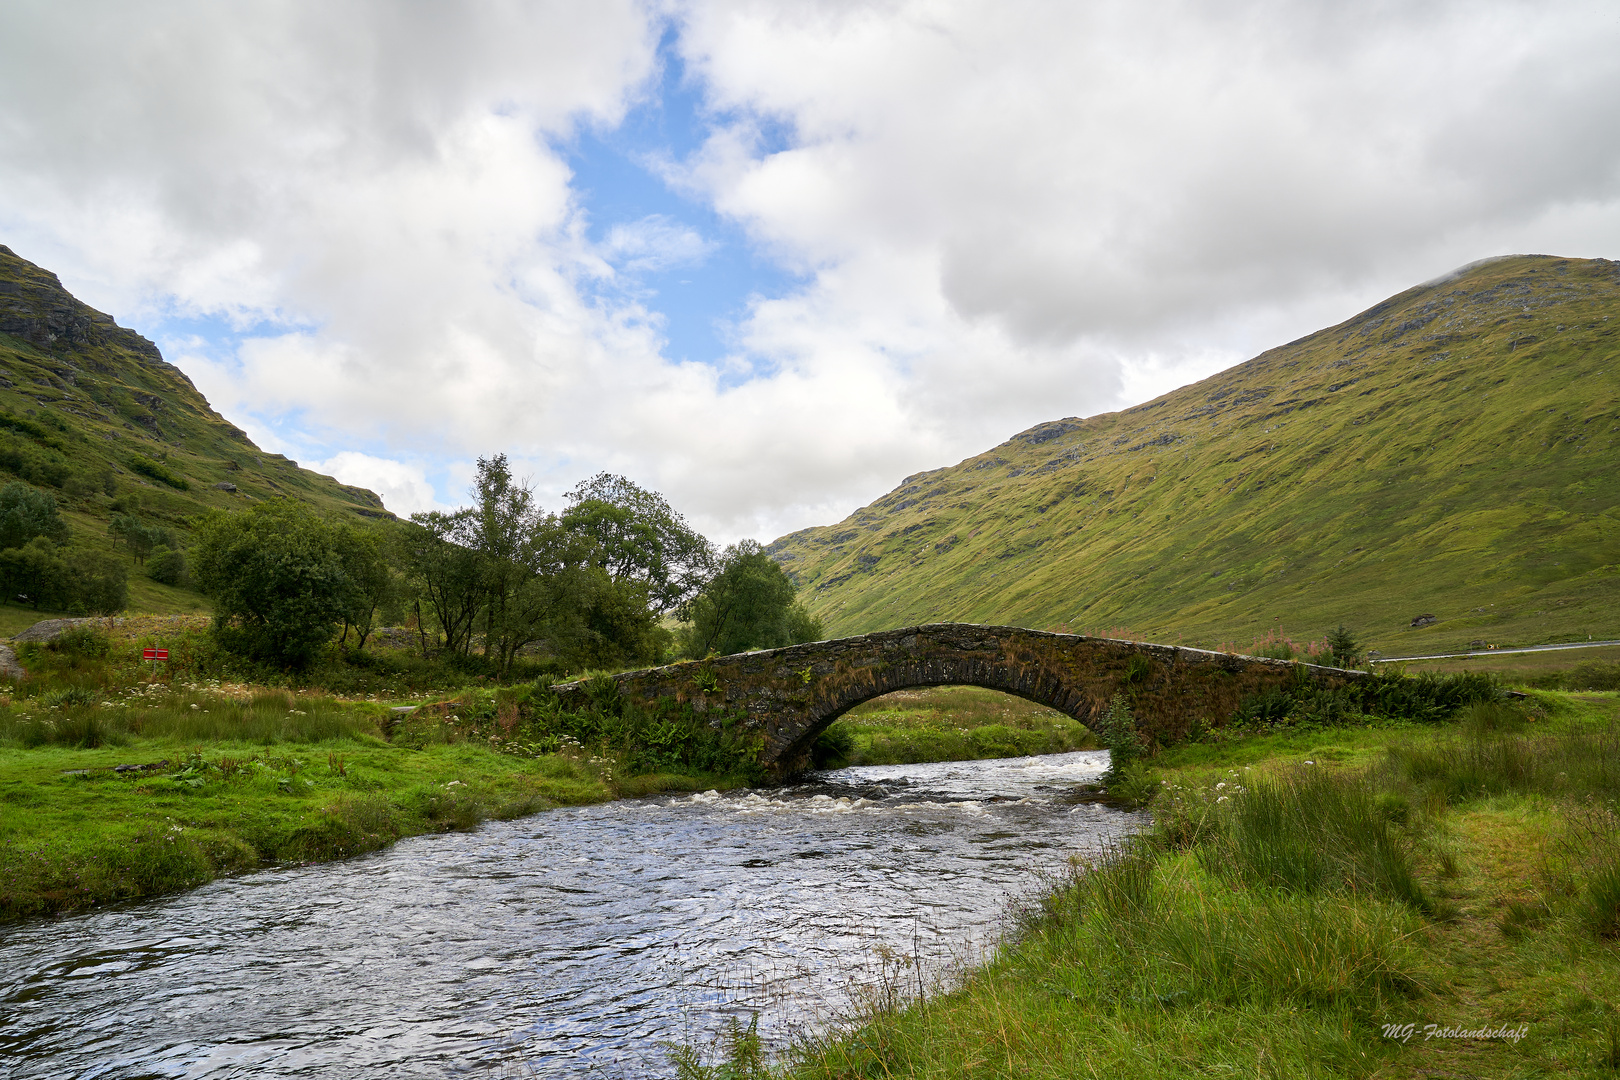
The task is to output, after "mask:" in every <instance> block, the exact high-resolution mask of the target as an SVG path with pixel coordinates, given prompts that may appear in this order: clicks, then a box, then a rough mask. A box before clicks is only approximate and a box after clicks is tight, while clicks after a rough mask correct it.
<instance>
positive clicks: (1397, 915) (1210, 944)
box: [681, 693, 1620, 1080]
mask: <svg viewBox="0 0 1620 1080" xmlns="http://www.w3.org/2000/svg"><path fill="white" fill-rule="evenodd" d="M1151 768H1152V770H1153V773H1154V775H1155V777H1156V778H1157V786H1158V788H1159V794H1158V795H1157V796H1156V797H1155V798H1154V800H1153V814H1154V823H1153V826H1152V828H1151V830H1150V831H1148V832H1147V833H1145V834H1142V835H1141V836H1139V837H1138V838H1137V839H1136V840H1134V841H1133V842H1131V843H1129V844H1127V845H1124V846H1121V847H1118V848H1116V849H1114V850H1113V851H1110V852H1107V853H1105V854H1104V855H1103V856H1101V857H1100V858H1098V859H1097V860H1096V861H1095V862H1094V863H1092V864H1091V865H1089V866H1085V867H1076V868H1075V870H1074V872H1073V873H1072V874H1071V875H1069V876H1068V877H1067V878H1066V879H1064V880H1061V881H1058V882H1055V883H1054V884H1053V886H1052V887H1051V888H1050V889H1049V890H1048V891H1047V892H1046V893H1045V894H1044V895H1042V896H1040V897H1037V898H1035V899H1033V900H1032V901H1031V902H1029V903H1028V904H1026V905H1024V907H1023V908H1022V909H1021V910H1019V911H1017V912H1015V913H1014V921H1013V925H1012V926H1011V927H1010V932H1009V936H1008V938H1007V941H1006V943H1005V944H1004V945H1003V946H1002V947H1001V948H1000V949H999V950H998V951H997V952H996V953H995V954H994V955H993V956H991V957H989V958H987V959H986V960H985V962H983V963H982V964H980V965H978V966H976V967H974V968H973V969H972V970H970V971H968V972H966V973H958V974H957V975H956V976H954V977H953V978H952V979H950V980H949V981H948V982H947V983H946V984H944V985H936V986H935V987H934V989H933V991H932V992H931V993H930V994H929V995H927V996H926V998H925V999H924V1000H922V1001H921V1002H916V1001H914V1000H911V998H913V996H914V995H913V994H912V993H911V988H914V987H915V986H916V985H917V981H918V979H919V973H918V972H917V971H915V970H908V969H906V968H905V967H904V965H901V966H899V967H897V968H895V970H894V973H893V974H894V977H893V979H892V980H891V981H890V983H888V984H887V985H884V986H880V987H878V988H877V990H876V991H875V992H874V993H873V994H872V995H871V997H870V999H869V1000H868V1002H867V1005H866V1007H865V1008H864V1009H863V1011H862V1012H861V1013H860V1015H858V1016H856V1017H854V1018H852V1019H851V1020H850V1021H849V1022H848V1023H846V1024H844V1025H843V1026H838V1027H835V1028H833V1029H832V1030H831V1031H830V1032H828V1033H827V1034H826V1035H824V1036H823V1037H821V1038H818V1039H813V1040H810V1041H807V1042H805V1043H803V1044H801V1045H799V1046H798V1047H796V1048H795V1050H794V1051H793V1052H792V1053H791V1054H790V1055H789V1058H788V1059H787V1061H786V1062H784V1063H783V1064H782V1065H781V1066H780V1067H779V1069H778V1070H776V1071H772V1070H771V1069H770V1068H768V1067H767V1066H766V1065H764V1064H763V1063H761V1062H760V1061H759V1059H758V1058H757V1056H753V1055H754V1051H755V1050H757V1046H751V1045H750V1040H749V1038H748V1036H747V1033H746V1031H741V1030H739V1032H737V1033H736V1037H734V1039H733V1051H734V1052H733V1054H732V1057H733V1058H734V1059H735V1060H736V1061H737V1062H741V1063H746V1062H748V1061H749V1060H750V1059H751V1057H752V1060H753V1061H754V1064H751V1065H749V1066H748V1068H747V1069H745V1070H744V1071H740V1072H737V1073H736V1075H737V1076H743V1077H748V1076H765V1075H787V1076H792V1077H797V1078H809V1077H843V1076H870V1075H879V1076H894V1077H902V1076H904V1077H939V1078H945V1077H953V1078H954V1077H1015V1076H1016V1077H1052V1078H1057V1077H1093V1076H1094V1077H1115V1076H1120V1075H1125V1074H1129V1075H1131V1076H1133V1077H1138V1078H1142V1080H1152V1078H1157V1077H1182V1076H1189V1075H1206V1074H1207V1075H1260V1076H1279V1077H1281V1076H1287V1077H1295V1076H1302V1077H1303V1076H1334V1077H1339V1076H1391V1077H1394V1076H1414V1077H1415V1076H1423V1075H1430V1076H1432V1075H1467V1076H1481V1077H1498V1076H1500V1077H1509V1076H1514V1077H1517V1076H1525V1075H1554V1074H1572V1075H1573V1074H1580V1075H1590V1074H1592V1073H1594V1072H1602V1073H1607V1072H1609V1071H1611V1070H1613V1069H1615V1068H1616V1067H1617V1066H1620V1011H1617V1009H1616V1006H1615V1005H1614V1003H1615V1002H1617V1001H1620V945H1617V939H1620V830H1617V825H1620V819H1617V817H1616V800H1617V798H1620V697H1617V695H1615V694H1613V693H1597V694H1572V693H1536V694H1533V695H1532V696H1531V697H1530V698H1528V699H1526V700H1525V702H1523V703H1522V704H1520V705H1514V706H1510V705H1506V704H1504V703H1497V702H1493V703H1488V704H1484V705H1478V706H1475V707H1473V708H1471V709H1469V710H1467V711H1465V713H1464V714H1463V715H1462V716H1461V717H1460V718H1459V719H1457V720H1455V721H1453V722H1450V723H1447V724H1444V725H1440V726H1436V727H1418V726H1413V725H1405V726H1391V727H1385V728H1346V729H1315V730H1309V731H1294V732H1276V733H1272V734H1268V735H1264V736H1257V737H1254V738H1249V739H1230V740H1222V741H1219V742H1215V743H1210V744H1193V745H1187V746H1183V747H1178V748H1175V749H1172V750H1169V751H1166V752H1165V753H1163V754H1161V755H1159V756H1158V757H1157V758H1155V759H1153V761H1152V762H1151ZM681 1075H682V1076H683V1077H684V1078H687V1080H696V1078H698V1077H703V1076H717V1075H720V1073H719V1072H718V1071H714V1067H713V1066H704V1065H702V1064H700V1063H699V1062H698V1061H697V1060H696V1059H695V1058H693V1057H692V1056H691V1055H690V1054H689V1055H688V1058H687V1061H686V1063H685V1064H684V1065H683V1066H682V1067H681Z"/></svg>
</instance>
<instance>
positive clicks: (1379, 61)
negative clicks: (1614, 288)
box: [682, 0, 1620, 435]
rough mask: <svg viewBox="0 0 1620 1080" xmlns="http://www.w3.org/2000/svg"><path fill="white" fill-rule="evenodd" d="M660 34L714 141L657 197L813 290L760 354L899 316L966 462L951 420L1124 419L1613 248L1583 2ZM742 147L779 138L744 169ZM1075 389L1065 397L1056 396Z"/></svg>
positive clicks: (1153, 9) (1599, 44)
mask: <svg viewBox="0 0 1620 1080" xmlns="http://www.w3.org/2000/svg"><path fill="white" fill-rule="evenodd" d="M685 18H686V26H685V33H684V35H683V38H682V47H683V48H684V49H685V50H686V51H687V53H688V55H689V56H690V58H691V60H692V62H693V63H694V64H695V65H696V66H697V67H698V69H699V70H700V71H701V72H702V73H703V75H704V77H705V78H706V79H707V80H708V85H709V86H710V88H711V93H712V96H713V99H714V102H715V104H716V106H717V107H718V108H720V109H721V110H722V115H728V114H729V115H732V116H736V117H737V118H738V119H736V120H735V121H733V122H732V123H730V124H729V125H728V126H727V127H725V128H724V129H723V130H721V131H720V132H718V133H717V134H716V135H715V137H714V138H713V139H712V140H711V142H710V144H709V146H708V147H707V148H706V151H705V153H704V154H702V155H700V157H699V158H698V159H696V160H694V161H692V162H690V163H688V168H687V170H686V172H685V173H684V175H683V177H682V179H683V180H684V182H685V183H686V184H688V185H689V186H690V187H692V188H693V189H695V190H700V191H704V192H707V193H708V194H709V195H710V196H711V197H712V198H713V199H714V200H715V202H716V204H717V205H718V206H719V207H721V208H722V209H723V210H724V211H725V212H727V213H729V214H731V215H733V216H734V217H735V218H737V219H738V220H739V221H741V222H743V223H745V224H746V225H747V227H748V228H749V229H750V230H752V231H753V233H754V234H755V235H756V236H758V237H759V238H760V240H761V242H762V243H765V244H768V245H770V246H772V247H773V248H774V249H775V250H777V251H779V252H781V253H782V255H783V257H784V258H786V259H788V260H791V261H795V262H797V263H798V264H799V265H801V266H803V267H806V268H809V269H812V270H813V271H815V273H816V279H815V282H814V284H813V285H812V286H811V287H810V288H809V289H807V290H806V291H805V293H804V294H803V295H801V296H799V297H795V298H788V299H787V300H786V301H785V302H783V303H778V304H773V305H769V306H767V307H765V308H763V309H762V310H761V311H760V312H759V313H757V315H756V322H758V323H760V324H761V332H763V333H770V332H771V331H770V330H769V329H768V328H767V327H765V326H764V324H767V323H771V322H773V321H776V320H783V319H787V320H793V319H798V318H801V316H802V313H809V312H814V313H815V315H814V317H813V319H812V320H811V321H812V322H813V323H814V325H815V326H816V327H817V328H818V332H835V336H837V335H838V334H841V333H843V332H846V331H847V330H848V328H849V327H851V326H853V325H879V326H883V327H885V328H887V329H888V330H890V331H892V332H895V333H896V334H899V333H902V331H901V329H900V328H901V327H902V326H904V325H905V323H906V322H907V321H912V322H915V323H919V324H921V325H923V326H925V327H927V328H929V329H931V330H933V331H936V332H938V333H939V334H940V338H941V340H940V342H939V343H937V344H935V345H934V346H932V348H933V349H937V350H940V351H938V352H933V353H930V356H929V358H928V359H927V360H926V361H925V362H924V365H923V366H925V367H927V368H929V369H931V370H932V371H936V372H937V371H939V370H940V358H942V357H945V358H948V357H949V356H950V355H952V353H953V352H955V351H958V350H961V349H962V348H963V347H964V346H968V347H969V348H971V349H972V351H973V352H974V353H975V354H976V355H977V357H978V359H979V360H980V364H979V371H978V372H977V374H976V375H975V374H974V373H972V372H968V371H962V370H960V369H958V370H957V372H956V373H957V375H958V377H959V378H960V377H963V376H965V384H966V385H967V386H971V387H972V390H973V392H972V393H969V394H963V395H961V397H960V399H959V404H958V405H957V406H956V408H955V410H954V412H952V411H950V410H951V406H950V404H949V403H948V402H945V401H943V400H942V398H943V395H935V396H933V397H932V398H930V397H929V396H928V394H927V387H928V386H929V385H930V384H934V385H937V384H938V383H939V382H940V381H941V380H939V379H930V380H923V379H919V380H917V382H916V383H915V385H913V386H912V387H911V388H910V394H911V396H912V398H913V400H917V401H922V400H929V401H930V404H931V405H936V406H940V407H943V408H944V409H946V410H947V412H945V413H936V414H935V415H936V416H939V417H940V419H941V420H942V421H948V422H949V423H951V424H952V425H953V426H956V427H958V429H959V430H969V431H973V432H974V433H975V435H977V434H978V433H979V432H980V431H982V428H981V426H980V424H979V423H978V422H977V418H978V417H980V416H988V417H989V418H991V419H993V420H995V421H1004V420H1009V419H1011V418H1012V416H1014V415H1016V414H1020V413H1021V414H1022V415H1023V416H1025V417H1028V418H1031V419H1033V418H1034V414H1033V413H1032V411H1031V408H1030V406H1035V407H1037V408H1040V409H1042V410H1044V414H1045V415H1051V414H1053V413H1054V412H1055V411H1056V410H1057V409H1058V408H1061V407H1062V405H1063V404H1072V405H1073V406H1075V407H1076V409H1075V411H1083V410H1084V407H1087V406H1095V405H1097V404H1100V403H1101V401H1102V400H1107V399H1106V396H1103V397H1101V398H1100V397H1099V394H1098V391H1104V392H1106V391H1108V390H1110V389H1112V388H1115V387H1119V386H1122V385H1123V386H1128V387H1130V389H1131V391H1132V392H1133V393H1134V392H1140V391H1141V390H1142V389H1144V388H1145V387H1144V380H1143V379H1142V378H1141V377H1140V376H1141V375H1142V374H1143V372H1142V370H1139V368H1141V367H1143V366H1145V367H1146V368H1147V369H1148V370H1150V371H1151V370H1152V369H1154V368H1158V369H1159V370H1161V371H1163V372H1164V373H1165V374H1166V375H1167V376H1168V377H1170V378H1176V377H1178V376H1179V375H1181V374H1187V375H1192V374H1202V373H1203V371H1204V369H1205V368H1206V367H1207V362H1208V357H1209V356H1210V355H1211V354H1212V352H1213V353H1216V354H1220V355H1223V356H1233V357H1236V356H1240V355H1246V354H1248V353H1251V352H1254V351H1259V350H1260V349H1262V348H1265V347H1267V346H1269V345H1272V344H1276V343H1278V342H1280V341H1281V340H1286V339H1287V338H1291V337H1293V336H1297V334H1299V333H1302V332H1304V331H1307V330H1310V329H1314V328H1315V327H1316V326H1319V325H1321V324H1322V323H1323V322H1327V321H1334V320H1336V319H1338V318H1343V317H1345V316H1347V315H1349V314H1351V313H1352V312H1353V311H1354V310H1355V305H1359V304H1362V303H1366V302H1370V301H1372V300H1374V299H1377V298H1380V297H1381V296H1382V295H1385V294H1387V293H1389V292H1394V291H1398V290H1399V289H1401V288H1404V287H1406V286H1408V285H1410V284H1412V283H1415V282H1416V281H1418V280H1421V279H1423V278H1425V277H1428V276H1431V275H1432V274H1433V273H1434V272H1436V271H1437V270H1440V269H1443V268H1445V267H1448V266H1452V265H1456V264H1458V263H1461V262H1466V261H1469V260H1471V259H1474V258H1478V257H1480V256H1481V255H1487V254H1494V253H1499V252H1502V251H1513V250H1544V249H1546V246H1547V245H1548V244H1552V243H1561V244H1562V245H1563V247H1562V248H1560V251H1561V253H1566V254H1572V255H1598V254H1610V255H1612V254H1615V252H1616V249H1617V248H1620V137H1617V132H1620V67H1616V65H1614V64H1612V63H1610V62H1608V60H1607V59H1606V58H1608V57H1612V56H1613V55H1615V54H1616V52H1617V50H1620V20H1615V19H1613V18H1612V17H1605V16H1603V15H1602V14H1601V12H1600V9H1598V8H1596V7H1591V6H1583V5H1574V4H1570V5H1539V4H1536V5H1532V4H1519V3H1501V4H1485V5H1482V4H1479V3H1466V4H1464V3H1433V4H1422V5H1402V4H1387V3H1350V4H1339V5H1318V4H1303V3H1302V4H1287V3H1283V4H1278V3H1249V4H1222V5H1213V6H1212V5H1208V4H1199V3H1191V2H1177V0H1161V2H1138V0H1131V2H1129V3H1126V2H1119V3H1089V4H1074V3H1051V4H1015V5H1005V4H985V3H968V2H948V0H929V2H912V3H904V2H902V3H891V4H885V5H881V6H868V5H848V4H844V3H833V2H829V3H824V4H798V5H791V6H783V5H779V4H771V3H752V2H737V3H705V4H702V5H691V6H690V7H688V8H687V9H686V15H685ZM771 124H775V125H779V126H785V127H786V128H788V129H789V130H791V131H792V132H793V133H794V138H793V139H792V140H791V141H790V142H789V144H788V145H787V146H785V147H783V148H780V149H775V150H761V149H759V148H758V147H759V146H760V140H759V138H758V132H759V131H760V130H761V129H763V128H765V127H767V126H768V125H771ZM1572 218H1578V219H1579V221H1580V222H1581V225H1582V226H1583V228H1582V229H1576V228H1572V227H1570V225H1571V224H1572V222H1571V221H1570V219H1572ZM874 283H882V285H881V286H878V287H875V288H874ZM795 307H796V308H797V309H799V312H800V313H801V314H795V313H793V312H792V311H791V310H790V309H792V308H795ZM991 328H995V331H999V334H998V333H996V332H995V331H992V329H991ZM976 336H977V340H975V338H976ZM990 341H995V342H997V343H999V350H1000V352H1001V355H999V356H998V355H997V352H998V346H997V345H990V344H989V342H990ZM970 342H972V343H973V345H971V346H970V345H969V343H970ZM953 345H954V346H955V348H954V349H953V348H952V346H953ZM801 347H802V348H804V349H808V350H814V349H815V348H816V347H817V346H816V344H815V343H814V342H811V341H805V342H803V343H802V346H801ZM1177 354H1184V355H1185V357H1186V361H1185V363H1180V362H1178V361H1177V360H1176V359H1175V356H1176V355H1177ZM1076 365H1079V368H1080V369H1081V370H1089V371H1090V372H1091V373H1092V376H1091V378H1086V377H1084V376H1082V377H1081V378H1080V379H1079V382H1078V385H1071V386H1070V387H1069V388H1068V390H1067V392H1064V391H1063V390H1061V389H1060V388H1061V387H1063V386H1064V384H1065V382H1066V381H1067V379H1068V378H1069V377H1072V376H1073V375H1074V374H1076V373H1077V370H1076ZM944 366H945V368H946V369H949V368H950V365H949V363H948V362H947V363H946V364H945V365H944ZM1008 367H1010V368H1011V369H1012V371H1013V373H1014V377H1013V380H1012V385H1011V386H1009V387H1008V388H1007V389H1008V393H1007V394H1006V401H1005V404H1004V405H1003V407H999V408H998V407H997V405H1000V404H1002V403H1000V402H997V401H995V400H994V399H995V398H996V397H997V394H996V390H997V389H999V388H1000V387H1001V386H1003V385H1005V384H1004V383H1003V380H1004V378H1005V377H1006V374H1007V371H1008ZM1153 381H1156V380H1153ZM957 385H959V386H960V385H963V383H962V382H958V383H957ZM1171 385H1173V383H1172V384H1171ZM1165 388H1167V386H1164V385H1160V386H1157V387H1156V389H1161V390H1162V389H1165ZM987 391H988V392H989V394H990V396H991V398H992V402H991V405H990V408H989V409H988V410H986V409H985V402H984V401H983V395H984V394H985V393H986V392H987ZM1053 393H1056V395H1057V396H1056V398H1054V397H1053V396H1051V395H1052V394H1053ZM1018 402H1023V403H1024V405H1023V406H1022V407H1020V406H1019V404H1018Z"/></svg>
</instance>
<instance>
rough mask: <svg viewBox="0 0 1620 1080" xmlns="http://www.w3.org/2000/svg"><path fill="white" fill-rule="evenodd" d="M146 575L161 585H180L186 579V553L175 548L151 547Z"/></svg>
mask: <svg viewBox="0 0 1620 1080" xmlns="http://www.w3.org/2000/svg"><path fill="white" fill-rule="evenodd" d="M146 576H147V577H149V578H151V579H152V580H153V581H156V582H158V583H159V584H161V585H180V584H182V583H183V582H184V581H185V580H186V553H185V552H183V551H180V550H179V549H177V548H172V547H160V548H153V549H152V557H151V559H150V560H149V561H148V562H147V564H146Z"/></svg>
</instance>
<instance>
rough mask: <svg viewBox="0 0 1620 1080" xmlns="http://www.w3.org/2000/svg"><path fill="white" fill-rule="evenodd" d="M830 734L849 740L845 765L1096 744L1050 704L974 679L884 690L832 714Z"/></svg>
mask: <svg viewBox="0 0 1620 1080" xmlns="http://www.w3.org/2000/svg"><path fill="white" fill-rule="evenodd" d="M829 737H830V738H831V739H832V740H833V741H834V742H835V743H836V744H837V745H840V746H846V747H847V748H848V749H847V751H846V752H845V753H844V754H843V755H842V760H843V762H844V763H845V764H849V765H898V764H910V763H912V762H918V761H971V760H976V759H979V758H997V757H1023V756H1027V755H1029V754H1058V753H1063V752H1064V751H1067V750H1086V749H1091V748H1092V747H1095V746H1096V745H1097V743H1096V740H1095V739H1094V738H1093V737H1092V734H1091V732H1089V731H1087V730H1086V728H1085V727H1084V726H1083V725H1081V724H1079V723H1077V722H1076V721H1074V720H1073V719H1071V718H1069V717H1067V716H1065V715H1063V714H1062V713H1060V712H1057V711H1056V710H1054V709H1048V708H1046V707H1045V706H1042V705H1036V704H1035V703H1034V702H1030V701H1025V700H1023V699H1022V698H1016V697H1013V696H1012V695H1010V694H1002V693H998V692H996V691H994V690H982V689H980V688H978V687H975V686H946V687H934V688H928V689H919V690H900V691H897V692H895V693H892V694H884V695H883V696H882V697H878V698H873V699H872V700H871V701H868V702H866V703H865V704H863V705H857V706H856V707H855V708H853V709H851V710H850V711H849V712H848V713H846V714H845V715H844V716H843V717H842V718H841V719H839V720H837V721H835V722H834V723H833V726H832V729H831V730H830V731H829ZM827 764H832V763H831V762H829V763H827Z"/></svg>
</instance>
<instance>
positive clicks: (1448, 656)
mask: <svg viewBox="0 0 1620 1080" xmlns="http://www.w3.org/2000/svg"><path fill="white" fill-rule="evenodd" d="M1603 645H1620V641H1581V642H1576V643H1574V644H1570V645H1526V646H1525V647H1524V648H1522V649H1470V650H1469V651H1468V652H1454V653H1433V654H1432V655H1429V656H1380V657H1379V658H1378V659H1376V660H1374V661H1373V663H1375V664H1390V663H1394V662H1395V661H1397V660H1455V659H1457V658H1459V657H1464V656H1508V655H1510V654H1512V653H1527V652H1549V651H1551V650H1554V649H1596V648H1598V647H1599V646H1603Z"/></svg>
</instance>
